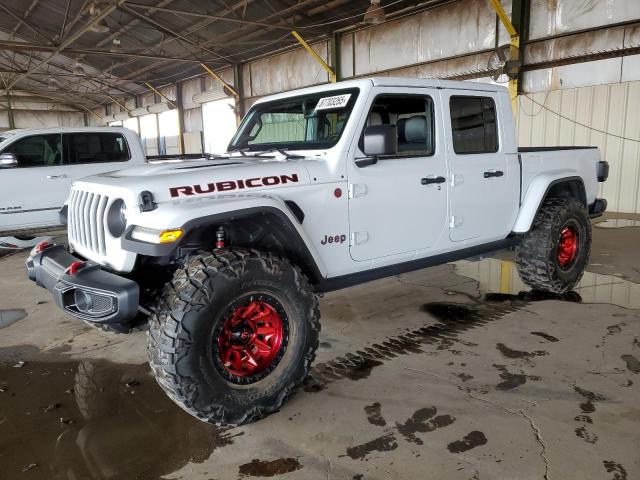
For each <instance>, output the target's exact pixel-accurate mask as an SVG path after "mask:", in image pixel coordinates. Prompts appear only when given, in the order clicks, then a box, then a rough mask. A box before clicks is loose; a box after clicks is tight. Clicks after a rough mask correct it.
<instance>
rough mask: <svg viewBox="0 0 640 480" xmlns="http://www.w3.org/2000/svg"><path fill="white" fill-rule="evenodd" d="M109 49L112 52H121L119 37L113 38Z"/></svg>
mask: <svg viewBox="0 0 640 480" xmlns="http://www.w3.org/2000/svg"><path fill="white" fill-rule="evenodd" d="M109 50H110V51H112V52H119V51H120V50H121V48H120V39H119V38H114V39H112V40H111V48H110V49H109Z"/></svg>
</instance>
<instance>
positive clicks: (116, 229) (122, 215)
mask: <svg viewBox="0 0 640 480" xmlns="http://www.w3.org/2000/svg"><path fill="white" fill-rule="evenodd" d="M107 227H108V228H109V233H111V235H113V236H114V237H116V238H117V237H120V236H121V235H122V234H123V233H124V231H125V229H126V228H127V204H126V203H124V200H122V199H121V198H119V199H117V200H116V201H115V202H113V203H112V204H111V206H110V207H109V211H108V212H107Z"/></svg>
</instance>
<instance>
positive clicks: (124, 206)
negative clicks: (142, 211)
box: [120, 202, 127, 227]
mask: <svg viewBox="0 0 640 480" xmlns="http://www.w3.org/2000/svg"><path fill="white" fill-rule="evenodd" d="M120 221H121V222H122V224H123V225H124V226H125V227H126V226H127V204H126V203H124V202H122V203H121V204H120Z"/></svg>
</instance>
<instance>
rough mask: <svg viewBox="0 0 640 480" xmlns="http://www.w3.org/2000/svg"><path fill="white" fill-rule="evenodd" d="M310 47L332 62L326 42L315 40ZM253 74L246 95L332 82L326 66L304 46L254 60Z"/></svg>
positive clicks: (252, 65)
mask: <svg viewBox="0 0 640 480" xmlns="http://www.w3.org/2000/svg"><path fill="white" fill-rule="evenodd" d="M311 47H312V48H313V49H314V50H315V51H316V53H317V54H318V55H319V56H320V57H321V58H322V59H323V60H325V61H326V62H329V56H328V48H327V42H321V43H315V44H312V45H311ZM250 75H251V79H250V86H251V91H250V92H245V94H246V95H247V96H251V97H261V96H264V95H269V94H272V93H277V92H284V91H286V90H293V89H296V88H301V87H306V86H309V85H317V84H319V83H325V82H328V81H329V76H328V74H327V72H326V71H325V70H324V68H322V66H320V65H319V64H318V62H316V61H315V59H314V58H312V57H311V55H309V54H308V53H307V52H306V50H304V49H302V48H300V49H298V50H294V51H292V52H287V53H283V54H281V55H275V56H273V57H269V58H265V59H262V60H257V61H255V62H253V63H252V64H251V68H250Z"/></svg>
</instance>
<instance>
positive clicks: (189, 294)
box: [148, 248, 320, 425]
mask: <svg viewBox="0 0 640 480" xmlns="http://www.w3.org/2000/svg"><path fill="white" fill-rule="evenodd" d="M249 258H253V259H258V260H259V261H260V263H261V265H262V268H264V269H266V270H277V269H282V268H284V267H287V266H290V267H292V268H293V269H294V271H295V275H294V278H295V283H296V288H297V289H298V291H299V292H300V293H301V294H302V295H304V296H305V297H307V299H308V302H309V305H310V308H309V312H308V315H307V316H306V319H307V321H308V322H309V327H310V331H311V333H312V334H313V340H312V342H311V345H310V346H309V348H308V350H307V352H306V353H305V355H304V365H303V368H302V369H301V370H300V372H301V374H300V375H298V377H297V378H293V379H292V380H291V382H290V383H289V384H288V385H287V386H286V387H285V388H284V389H283V390H282V392H281V394H280V395H278V396H277V399H276V401H275V402H274V403H272V404H270V405H265V404H259V405H255V406H254V407H253V408H252V409H250V410H249V411H247V412H246V414H245V415H244V416H243V417H241V418H230V417H229V416H228V413H227V412H225V411H224V409H223V408H222V407H221V406H219V405H218V406H216V405H212V406H211V408H210V409H209V410H208V411H201V410H197V409H195V408H194V407H193V401H192V399H193V398H194V395H196V394H197V389H198V385H197V384H196V382H194V381H193V380H192V379H191V378H189V377H187V376H183V375H181V374H180V372H179V369H178V368H177V365H176V364H177V362H178V360H179V359H180V353H179V352H180V351H182V350H184V349H188V348H189V345H190V343H191V334H190V332H189V331H188V330H187V329H186V328H185V326H184V325H183V323H182V319H183V318H184V316H185V315H186V314H187V313H188V312H189V311H190V310H191V309H199V308H203V307H204V306H205V305H206V299H207V298H209V295H210V293H211V292H209V291H208V290H207V287H206V280H207V278H208V277H211V276H213V275H224V276H227V277H237V276H239V275H240V274H241V273H242V271H243V269H244V268H245V265H246V262H247V259H249ZM203 301H204V302H203ZM153 312H154V313H153V314H152V315H151V317H150V318H149V343H148V354H149V364H150V366H151V369H152V371H153V373H154V376H155V378H156V380H157V382H158V384H159V385H160V386H161V387H162V389H163V390H164V391H165V392H166V393H167V395H168V396H169V397H170V398H171V399H172V400H173V401H174V402H176V403H177V404H178V405H180V406H181V407H182V408H183V409H184V410H185V411H187V412H188V413H190V414H191V415H193V416H195V417H197V418H199V419H201V420H204V421H207V422H210V423H216V424H225V425H240V424H244V423H250V422H253V421H256V420H258V419H260V418H262V417H264V416H266V415H269V414H271V413H273V412H275V411H277V410H279V409H280V408H281V406H282V404H283V403H284V402H285V400H286V399H287V398H288V397H289V396H290V395H291V393H292V392H293V391H294V389H295V387H296V386H297V385H299V384H300V383H302V381H303V380H304V378H305V377H306V375H307V374H308V372H309V370H310V368H311V364H312V363H313V361H314V359H315V352H316V349H317V347H318V343H319V340H318V334H319V332H320V307H319V302H318V298H317V297H316V295H315V294H314V293H313V288H312V286H311V284H310V283H309V280H308V279H307V277H306V276H305V275H304V274H303V273H302V270H301V269H300V268H298V267H297V266H295V265H292V264H290V263H289V261H288V260H287V259H282V258H279V257H275V256H272V255H271V254H265V253H262V252H259V251H257V250H245V249H236V248H233V249H221V250H215V251H212V252H203V253H201V254H199V255H194V256H191V257H190V258H189V259H188V260H187V261H186V264H185V265H184V268H180V269H178V270H176V272H175V274H174V276H173V278H172V280H171V281H170V282H168V283H167V284H166V285H165V286H164V288H163V289H162V291H161V293H160V295H159V296H158V299H157V302H156V305H155V307H154V308H153Z"/></svg>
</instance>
